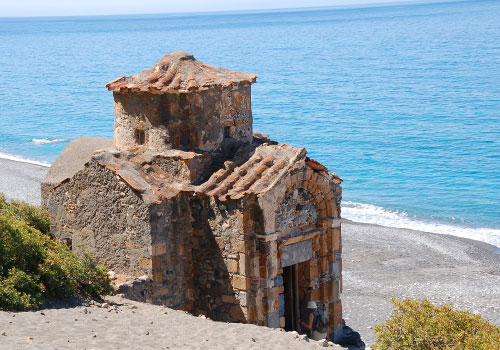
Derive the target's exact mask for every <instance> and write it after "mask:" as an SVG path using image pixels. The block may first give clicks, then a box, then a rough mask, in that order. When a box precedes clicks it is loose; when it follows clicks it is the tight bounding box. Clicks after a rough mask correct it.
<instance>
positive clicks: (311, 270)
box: [305, 265, 319, 280]
mask: <svg viewBox="0 0 500 350" xmlns="http://www.w3.org/2000/svg"><path fill="white" fill-rule="evenodd" d="M305 276H306V278H307V279H309V280H314V279H318V278H319V271H318V265H313V266H309V267H306V269H305Z"/></svg>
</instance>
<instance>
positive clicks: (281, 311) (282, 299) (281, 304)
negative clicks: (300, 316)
mask: <svg viewBox="0 0 500 350" xmlns="http://www.w3.org/2000/svg"><path fill="white" fill-rule="evenodd" d="M278 298H279V315H280V316H285V294H280V295H279V296H278Z"/></svg>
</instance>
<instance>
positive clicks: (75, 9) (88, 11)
mask: <svg viewBox="0 0 500 350" xmlns="http://www.w3.org/2000/svg"><path fill="white" fill-rule="evenodd" d="M408 1H412V0H231V1H230V0H181V1H179V0H175V1H173V0H0V17H13V16H16V17H17V16H23V17H24V16H79V15H111V14H143V13H176V12H208V11H234V10H256V9H276V8H294V7H311V6H337V5H339V6H340V5H359V4H372V3H388V2H408Z"/></svg>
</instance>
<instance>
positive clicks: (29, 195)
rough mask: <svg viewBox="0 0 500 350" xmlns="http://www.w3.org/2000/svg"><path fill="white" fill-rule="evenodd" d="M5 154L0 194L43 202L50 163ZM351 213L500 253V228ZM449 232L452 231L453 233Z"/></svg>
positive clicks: (1, 160) (370, 222)
mask: <svg viewBox="0 0 500 350" xmlns="http://www.w3.org/2000/svg"><path fill="white" fill-rule="evenodd" d="M2 155H5V154H2V153H0V193H4V194H5V195H6V196H7V197H8V198H10V199H15V200H23V201H26V202H28V203H30V204H34V205H40V183H41V181H42V180H43V178H44V177H45V175H46V174H47V171H48V169H49V168H50V164H44V163H41V162H36V161H30V160H26V159H21V158H19V159H17V157H14V156H8V157H7V158H3V157H2ZM23 189H24V190H23ZM348 203H349V204H357V205H361V206H368V207H373V208H376V209H380V210H382V211H384V210H385V208H382V207H377V206H374V205H371V204H363V203H353V202H349V201H348ZM352 209H353V208H352V207H346V208H344V207H343V212H344V211H345V212H348V211H350V210H352ZM387 213H390V212H388V211H387V212H382V213H378V214H377V215H378V216H382V217H383V216H384V215H386V214H387ZM344 215H345V214H344ZM348 216H349V217H350V218H345V216H344V219H343V220H345V221H349V222H355V223H359V224H366V225H375V226H381V227H388V228H396V229H401V230H414V231H421V232H428V233H433V234H441V235H449V236H452V237H460V238H464V239H470V240H473V241H477V242H484V243H485V244H490V245H494V246H496V247H497V249H498V251H499V254H500V229H495V228H488V227H476V228H473V227H462V226H453V225H450V224H440V223H427V222H425V221H415V222H411V223H412V225H409V224H406V225H405V224H402V223H399V222H393V224H392V225H391V224H387V225H386V224H385V223H384V222H383V223H378V222H373V220H370V218H371V216H374V215H372V214H371V215H370V218H369V219H368V221H357V220H356V219H355V218H354V219H352V216H351V215H348ZM428 227H434V230H432V229H427V228H428ZM447 232H453V233H452V234H450V233H447ZM464 232H468V233H464ZM488 235H491V237H495V239H493V238H492V239H490V240H489V241H487V240H486V239H481V238H480V237H473V236H482V237H486V236H488Z"/></svg>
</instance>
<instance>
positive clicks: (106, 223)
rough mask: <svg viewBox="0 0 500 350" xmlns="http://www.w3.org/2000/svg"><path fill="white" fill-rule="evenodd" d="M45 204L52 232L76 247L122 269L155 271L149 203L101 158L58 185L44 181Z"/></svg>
mask: <svg viewBox="0 0 500 350" xmlns="http://www.w3.org/2000/svg"><path fill="white" fill-rule="evenodd" d="M42 205H43V206H44V207H45V208H46V209H47V210H48V211H49V214H50V216H51V233H52V235H54V236H55V237H56V238H58V239H59V240H61V241H62V242H65V243H66V244H67V245H68V246H70V247H71V248H72V249H73V250H74V251H75V252H81V251H82V250H85V251H87V252H88V253H90V254H91V255H92V256H94V257H95V258H96V259H97V261H99V262H100V263H102V264H104V265H105V266H106V267H107V268H108V269H110V270H114V271H115V272H116V273H117V274H124V275H127V276H136V277H138V276H141V275H144V274H149V273H150V272H151V266H150V264H149V256H150V255H149V252H148V248H149V247H151V235H150V231H151V227H150V220H149V218H150V213H149V205H148V204H147V203H145V202H144V201H143V200H142V198H141V197H140V195H138V194H137V193H136V192H134V191H133V190H132V189H131V188H130V187H129V186H128V185H127V184H126V183H125V182H123V181H121V180H120V179H119V178H118V176H117V175H114V174H113V173H112V172H111V171H109V170H108V169H106V168H104V167H102V166H101V165H99V164H98V163H97V162H96V161H94V160H91V161H90V162H89V164H88V165H87V166H86V167H85V168H84V169H83V170H81V171H79V172H78V173H76V174H75V175H74V176H73V177H72V178H71V179H69V180H67V181H64V182H62V183H61V184H60V185H58V186H56V187H55V188H54V186H53V185H50V184H46V183H45V184H42ZM110 252H112V253H111V254H110Z"/></svg>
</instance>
